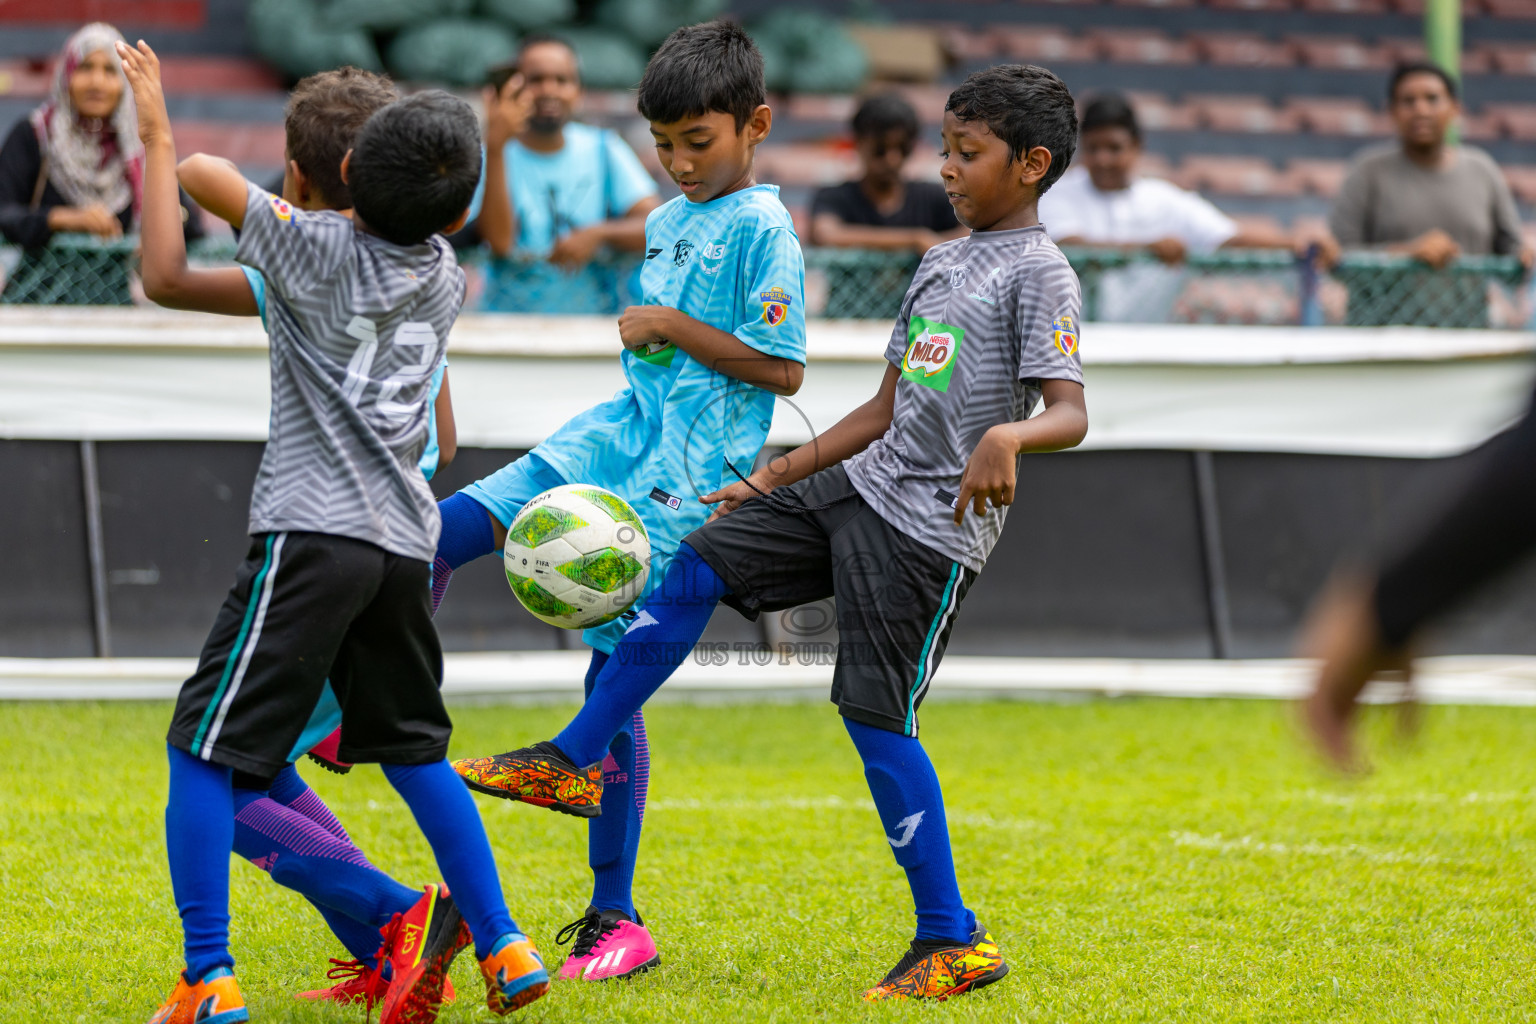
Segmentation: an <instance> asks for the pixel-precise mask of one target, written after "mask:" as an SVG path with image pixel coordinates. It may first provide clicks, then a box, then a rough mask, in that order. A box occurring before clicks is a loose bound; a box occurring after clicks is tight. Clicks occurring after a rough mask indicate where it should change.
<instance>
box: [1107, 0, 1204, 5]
mask: <svg viewBox="0 0 1536 1024" xmlns="http://www.w3.org/2000/svg"><path fill="white" fill-rule="evenodd" d="M1111 3H1113V4H1114V5H1115V6H1116V7H1193V6H1195V0H1111Z"/></svg>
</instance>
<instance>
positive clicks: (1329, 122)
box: [1285, 96, 1392, 135]
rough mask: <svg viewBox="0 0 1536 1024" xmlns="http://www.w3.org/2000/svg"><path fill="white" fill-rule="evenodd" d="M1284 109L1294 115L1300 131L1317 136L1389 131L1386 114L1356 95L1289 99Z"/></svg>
mask: <svg viewBox="0 0 1536 1024" xmlns="http://www.w3.org/2000/svg"><path fill="white" fill-rule="evenodd" d="M1285 106H1286V108H1287V109H1289V110H1294V111H1295V112H1296V115H1297V117H1299V118H1300V120H1301V125H1302V127H1303V128H1304V129H1306V130H1307V131H1312V132H1316V133H1318V134H1319V135H1386V134H1389V133H1390V132H1391V130H1392V123H1391V121H1390V120H1389V119H1388V118H1387V115H1385V114H1381V113H1377V112H1376V111H1375V110H1374V109H1372V108H1371V105H1370V104H1368V103H1366V102H1365V100H1362V99H1360V98H1359V97H1358V96H1312V97H1302V96H1293V97H1292V98H1290V99H1288V100H1286V102H1285Z"/></svg>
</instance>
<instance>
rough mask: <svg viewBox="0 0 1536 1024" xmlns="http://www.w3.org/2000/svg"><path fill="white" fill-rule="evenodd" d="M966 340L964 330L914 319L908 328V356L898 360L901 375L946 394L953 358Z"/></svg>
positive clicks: (935, 321) (953, 364) (919, 318)
mask: <svg viewBox="0 0 1536 1024" xmlns="http://www.w3.org/2000/svg"><path fill="white" fill-rule="evenodd" d="M964 340H965V328H963V327H951V326H950V325H949V324H941V323H939V322H938V321H937V320H929V319H927V318H926V317H921V316H914V317H913V318H912V320H911V322H910V323H909V324H908V325H907V354H906V355H905V356H903V357H902V359H901V375H902V376H903V377H905V378H906V379H907V380H910V381H913V382H914V383H917V384H921V385H923V387H925V388H933V389H934V390H935V391H948V390H949V378H950V375H951V374H952V373H953V372H954V369H955V357H956V356H957V355H959V353H960V343H961V342H962V341H964Z"/></svg>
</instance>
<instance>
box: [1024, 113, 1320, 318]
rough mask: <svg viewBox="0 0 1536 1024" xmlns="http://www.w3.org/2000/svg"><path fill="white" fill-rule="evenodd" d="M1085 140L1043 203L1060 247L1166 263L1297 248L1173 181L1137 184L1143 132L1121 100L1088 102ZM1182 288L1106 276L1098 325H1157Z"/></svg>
mask: <svg viewBox="0 0 1536 1024" xmlns="http://www.w3.org/2000/svg"><path fill="white" fill-rule="evenodd" d="M1081 135H1082V141H1081V143H1080V144H1079V146H1078V151H1077V153H1078V158H1077V162H1076V164H1075V165H1074V166H1073V167H1072V168H1070V169H1069V170H1068V171H1067V173H1066V174H1063V175H1062V176H1061V180H1060V181H1058V182H1057V183H1056V184H1055V185H1054V186H1052V188H1051V190H1050V191H1049V192H1047V193H1046V194H1045V195H1043V196H1041V197H1040V219H1041V221H1043V222H1044V224H1045V228H1046V231H1047V232H1049V233H1050V236H1051V238H1052V240H1054V241H1055V242H1056V244H1057V245H1062V246H1070V245H1085V246H1095V247H1098V248H1117V249H1125V250H1132V251H1137V252H1141V251H1146V252H1148V253H1151V254H1152V255H1153V256H1155V257H1156V258H1157V259H1158V260H1160V261H1162V262H1163V263H1166V264H1178V263H1182V262H1183V261H1184V259H1185V257H1186V256H1188V255H1191V254H1194V255H1206V254H1209V253H1212V252H1215V251H1216V250H1217V249H1223V248H1232V249H1290V248H1294V247H1295V246H1296V244H1297V242H1296V239H1294V238H1293V237H1292V236H1291V235H1290V234H1288V233H1286V232H1283V231H1277V230H1275V229H1273V228H1265V227H1262V226H1256V227H1245V226H1243V225H1240V224H1238V222H1237V221H1235V220H1233V219H1232V218H1231V217H1228V216H1227V215H1226V214H1224V213H1222V212H1221V211H1220V210H1218V209H1217V208H1216V206H1215V205H1214V204H1213V203H1211V201H1210V200H1208V199H1206V198H1204V197H1203V196H1200V195H1198V194H1197V193H1194V192H1189V191H1186V190H1185V189H1182V188H1179V187H1178V186H1177V185H1175V184H1173V183H1172V182H1168V181H1163V180H1162V179H1160V178H1142V177H1137V176H1136V173H1135V171H1136V163H1137V161H1138V160H1139V159H1140V157H1141V126H1140V125H1139V124H1138V123H1137V121H1136V112H1135V111H1134V110H1133V109H1131V105H1130V103H1128V102H1127V101H1126V99H1125V98H1124V97H1123V96H1119V95H1116V94H1113V93H1108V94H1105V95H1101V96H1096V97H1095V98H1094V99H1093V100H1091V101H1090V102H1089V103H1088V106H1087V108H1086V109H1085V110H1084V111H1083V120H1082V128H1081ZM1326 255H1327V254H1325V257H1326ZM1181 282H1182V275H1179V274H1174V273H1171V272H1160V271H1158V270H1157V268H1151V267H1140V268H1130V269H1129V270H1128V271H1126V272H1122V273H1117V274H1113V275H1108V276H1107V277H1106V280H1105V282H1104V284H1105V287H1104V289H1103V292H1102V293H1101V295H1100V302H1099V310H1098V318H1099V319H1101V320H1145V319H1156V318H1158V313H1159V312H1160V311H1162V310H1164V309H1166V306H1167V305H1169V304H1171V303H1172V301H1173V298H1174V297H1175V296H1176V295H1177V293H1178V290H1179V287H1180V285H1181Z"/></svg>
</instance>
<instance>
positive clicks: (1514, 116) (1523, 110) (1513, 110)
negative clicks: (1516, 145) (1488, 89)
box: [1483, 103, 1536, 142]
mask: <svg viewBox="0 0 1536 1024" xmlns="http://www.w3.org/2000/svg"><path fill="white" fill-rule="evenodd" d="M1483 113H1484V114H1485V115H1487V116H1488V117H1492V118H1495V119H1497V120H1498V122H1499V124H1500V125H1501V126H1502V127H1503V129H1504V134H1505V135H1507V136H1509V137H1510V138H1512V139H1515V140H1517V141H1519V142H1536V105H1532V104H1529V103H1489V104H1486V105H1484V107H1483Z"/></svg>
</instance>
